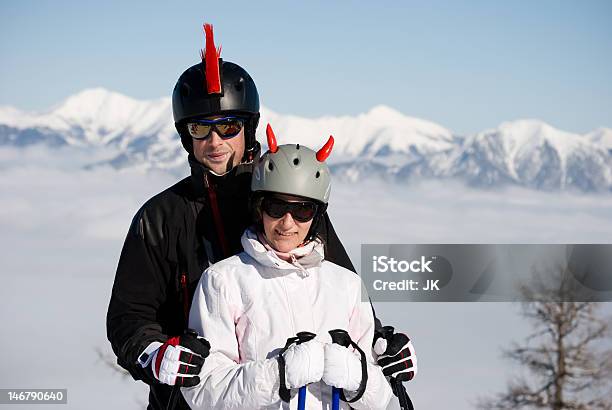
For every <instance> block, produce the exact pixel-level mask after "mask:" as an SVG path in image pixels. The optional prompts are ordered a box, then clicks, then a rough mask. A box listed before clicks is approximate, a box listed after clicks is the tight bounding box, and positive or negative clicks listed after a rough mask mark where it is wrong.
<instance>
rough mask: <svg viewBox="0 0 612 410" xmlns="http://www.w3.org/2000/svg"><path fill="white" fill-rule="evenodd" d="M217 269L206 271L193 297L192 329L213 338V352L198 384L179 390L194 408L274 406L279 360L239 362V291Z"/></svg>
mask: <svg viewBox="0 0 612 410" xmlns="http://www.w3.org/2000/svg"><path fill="white" fill-rule="evenodd" d="M219 273H220V274H219V275H216V274H215V272H214V270H213V269H211V268H209V269H208V270H206V271H205V272H204V274H203V275H202V278H201V279H200V283H199V284H198V287H197V289H196V292H195V295H194V298H193V303H192V305H191V311H190V314H189V327H190V328H192V329H194V330H196V331H197V332H198V334H199V335H201V336H203V337H204V338H206V339H207V340H208V341H209V342H210V345H211V350H210V355H209V356H208V357H207V358H206V360H205V361H204V365H203V366H202V370H201V372H200V380H201V382H200V384H199V385H197V386H195V387H191V388H181V391H182V393H183V396H184V398H185V400H186V401H187V403H188V404H189V406H190V407H191V408H192V409H225V408H233V409H235V408H248V409H256V408H264V407H267V406H270V405H274V404H276V403H278V402H279V401H280V397H279V394H278V388H279V374H278V361H277V360H276V359H275V358H272V359H263V360H256V361H249V362H246V363H239V362H240V353H239V346H238V340H237V338H236V328H235V323H236V320H237V318H238V316H239V315H240V303H239V300H240V294H239V291H238V290H233V291H232V290H231V289H229V288H228V287H226V286H224V285H223V284H222V280H221V279H222V278H221V277H222V276H223V274H222V273H221V272H219ZM204 290H206V291H204Z"/></svg>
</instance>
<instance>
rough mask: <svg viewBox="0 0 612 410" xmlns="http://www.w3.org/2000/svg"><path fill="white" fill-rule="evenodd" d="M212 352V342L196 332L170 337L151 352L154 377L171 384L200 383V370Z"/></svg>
mask: <svg viewBox="0 0 612 410" xmlns="http://www.w3.org/2000/svg"><path fill="white" fill-rule="evenodd" d="M209 353H210V343H208V341H207V340H206V339H204V338H203V337H199V336H198V335H197V333H196V332H194V331H190V332H188V333H186V334H184V335H182V336H174V337H171V338H170V339H168V340H167V341H166V342H165V343H164V344H162V345H161V346H160V347H159V348H158V349H157V350H155V351H154V352H152V353H151V355H152V358H151V362H150V364H149V368H150V371H151V372H152V373H153V377H154V378H155V379H157V380H159V381H160V382H161V383H164V384H168V385H170V386H182V387H193V386H196V385H198V384H199V383H200V376H198V375H199V374H200V370H202V365H203V364H204V359H205V358H206V357H207V356H208V354H209Z"/></svg>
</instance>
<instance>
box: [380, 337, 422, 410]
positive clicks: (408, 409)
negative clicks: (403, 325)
mask: <svg viewBox="0 0 612 410" xmlns="http://www.w3.org/2000/svg"><path fill="white" fill-rule="evenodd" d="M377 332H378V333H379V334H380V337H383V338H385V339H387V338H388V337H391V336H393V333H394V332H395V328H394V327H393V326H383V327H382V328H381V329H380V330H377ZM389 383H390V384H391V389H392V390H393V394H395V396H397V399H398V400H399V404H400V407H401V408H402V410H414V406H413V405H412V400H410V396H408V393H407V392H406V388H405V387H404V384H403V383H402V382H401V381H400V380H397V379H396V378H395V377H391V378H390V379H389Z"/></svg>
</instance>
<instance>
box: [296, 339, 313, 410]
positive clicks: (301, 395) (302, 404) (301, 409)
mask: <svg viewBox="0 0 612 410" xmlns="http://www.w3.org/2000/svg"><path fill="white" fill-rule="evenodd" d="M315 336H316V335H315V334H314V333H310V332H298V334H297V338H298V340H297V342H296V344H300V343H304V342H307V341H309V340H312V339H314V338H315ZM305 409H306V386H302V387H300V390H299V392H298V410H305Z"/></svg>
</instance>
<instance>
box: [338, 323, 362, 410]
mask: <svg viewBox="0 0 612 410" xmlns="http://www.w3.org/2000/svg"><path fill="white" fill-rule="evenodd" d="M329 334H330V336H331V338H332V342H333V343H337V344H339V345H341V346H344V347H349V346H352V347H353V348H354V349H355V350H357V351H358V352H359V355H360V356H361V360H360V362H361V382H360V383H359V388H358V389H357V394H356V395H355V397H353V398H352V399H350V400H348V399H347V398H346V396H345V395H344V390H343V389H341V390H340V398H341V399H342V401H344V402H347V403H354V402H356V401H357V400H359V399H360V398H361V396H363V393H364V392H365V389H366V385H367V384H368V363H367V361H366V355H365V353H364V352H363V350H361V348H360V347H359V345H358V344H357V343H355V342H353V340H352V339H351V336H350V335H349V334H348V332H347V331H346V330H344V329H334V330H330V331H329Z"/></svg>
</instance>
